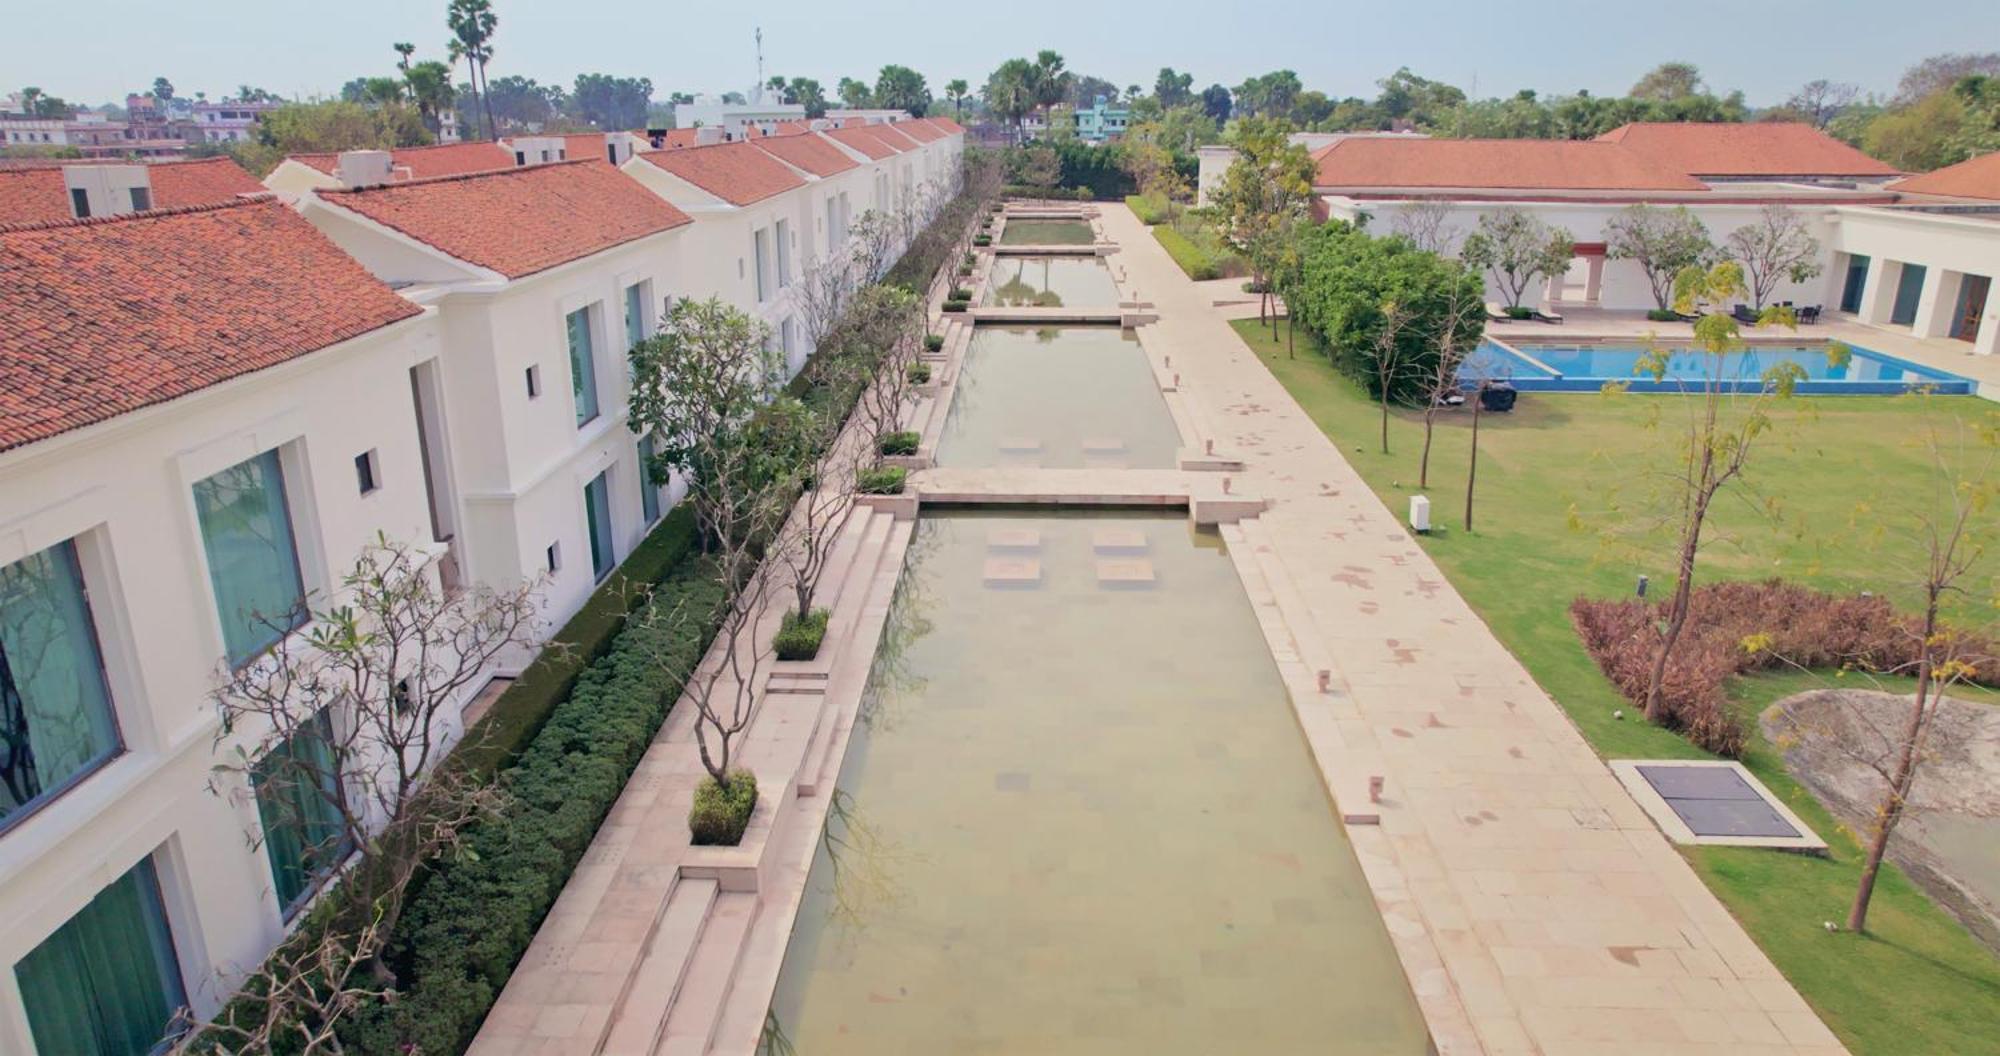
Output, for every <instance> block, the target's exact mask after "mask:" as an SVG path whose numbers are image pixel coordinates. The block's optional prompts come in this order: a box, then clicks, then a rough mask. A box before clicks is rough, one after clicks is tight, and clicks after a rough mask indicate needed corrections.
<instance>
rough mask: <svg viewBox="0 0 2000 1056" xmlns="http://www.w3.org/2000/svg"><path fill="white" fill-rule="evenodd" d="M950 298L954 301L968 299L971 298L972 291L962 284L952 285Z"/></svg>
mask: <svg viewBox="0 0 2000 1056" xmlns="http://www.w3.org/2000/svg"><path fill="white" fill-rule="evenodd" d="M951 299H952V300H954V301H969V300H971V299H972V291H971V290H968V289H966V288H965V287H963V286H953V287H952V288H951Z"/></svg>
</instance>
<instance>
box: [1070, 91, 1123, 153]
mask: <svg viewBox="0 0 2000 1056" xmlns="http://www.w3.org/2000/svg"><path fill="white" fill-rule="evenodd" d="M1131 120H1132V111H1131V109H1129V108H1127V107H1123V106H1115V105H1113V104H1112V103H1111V102H1110V101H1109V100H1108V99H1106V97H1104V96H1101V95H1100V96H1098V97H1097V102H1096V103H1094V104H1092V105H1091V106H1090V107H1088V108H1082V109H1078V110H1077V112H1076V136H1077V138H1078V139H1081V140H1083V141H1084V142H1085V143H1108V142H1111V141H1113V140H1118V139H1123V138H1125V128H1126V126H1127V125H1128V124H1130V122H1131Z"/></svg>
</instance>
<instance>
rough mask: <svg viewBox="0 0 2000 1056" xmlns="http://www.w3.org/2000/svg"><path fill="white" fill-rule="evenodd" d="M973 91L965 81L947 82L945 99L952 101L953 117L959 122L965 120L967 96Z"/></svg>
mask: <svg viewBox="0 0 2000 1056" xmlns="http://www.w3.org/2000/svg"><path fill="white" fill-rule="evenodd" d="M971 90H972V89H971V86H969V85H967V84H966V83H965V81H964V80H963V79H960V80H955V81H949V82H946V84H945V86H944V97H945V98H946V99H949V100H951V111H952V116H953V117H956V118H958V119H959V120H964V119H965V96H966V94H967V93H969V92H970V91H971Z"/></svg>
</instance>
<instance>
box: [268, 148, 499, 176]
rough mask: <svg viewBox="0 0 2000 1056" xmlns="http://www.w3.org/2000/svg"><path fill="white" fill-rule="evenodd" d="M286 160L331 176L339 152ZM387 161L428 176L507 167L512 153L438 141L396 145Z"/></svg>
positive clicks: (295, 156) (289, 157) (414, 173)
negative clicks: (431, 143) (416, 144)
mask: <svg viewBox="0 0 2000 1056" xmlns="http://www.w3.org/2000/svg"><path fill="white" fill-rule="evenodd" d="M288 160H291V161H296V162H299V163H300V164H302V165H310V166H312V167H313V168H315V169H318V170H319V171H321V172H323V173H326V174H327V175H328V176H331V175H333V170H334V166H335V165H336V164H337V163H338V162H339V161H340V155H339V154H292V155H288ZM389 163H390V164H391V165H394V166H395V167H396V168H398V169H408V170H409V171H410V178H411V179H413V180H428V179H430V178H432V177H434V176H458V175H462V174H464V173H468V172H490V171H492V170H493V169H504V168H508V167H510V166H512V165H513V164H514V155H513V154H511V153H509V152H508V151H507V148H505V147H502V146H501V145H500V144H498V143H490V142H485V141H481V142H477V143H440V144H438V145H437V146H433V147H399V148H397V149H395V150H392V151H390V152H389Z"/></svg>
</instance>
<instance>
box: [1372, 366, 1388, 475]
mask: <svg viewBox="0 0 2000 1056" xmlns="http://www.w3.org/2000/svg"><path fill="white" fill-rule="evenodd" d="M1375 380H1376V382H1377V383H1378V384H1379V385H1381V387H1382V453H1383V454H1385V455H1386V454H1388V453H1389V375H1388V374H1387V373H1386V372H1384V373H1383V375H1382V376H1381V377H1380V378H1377V379H1375Z"/></svg>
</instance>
